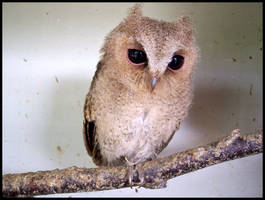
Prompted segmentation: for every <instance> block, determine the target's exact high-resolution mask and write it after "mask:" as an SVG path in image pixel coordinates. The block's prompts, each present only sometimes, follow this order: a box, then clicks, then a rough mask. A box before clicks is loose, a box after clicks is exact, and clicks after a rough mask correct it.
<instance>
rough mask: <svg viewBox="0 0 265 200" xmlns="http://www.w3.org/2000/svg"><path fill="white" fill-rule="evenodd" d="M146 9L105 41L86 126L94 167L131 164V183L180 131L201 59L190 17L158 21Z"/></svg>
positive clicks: (136, 9) (136, 8)
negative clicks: (141, 167) (134, 174)
mask: <svg viewBox="0 0 265 200" xmlns="http://www.w3.org/2000/svg"><path fill="white" fill-rule="evenodd" d="M141 6H142V5H141V4H136V5H134V6H133V7H132V8H130V9H129V12H128V16H127V17H126V18H125V19H124V20H123V21H122V22H121V23H120V24H119V25H118V26H117V27H116V28H114V29H113V30H112V31H111V32H110V33H109V34H108V35H107V37H106V38H105V43H104V45H103V47H102V48H101V53H102V54H101V59H100V61H99V62H98V64H97V70H96V72H95V75H94V77H93V80H92V83H91V86H90V90H89V92H88V94H87V96H86V99H85V105H84V121H83V138H84V142H85V146H86V149H87V152H88V154H89V155H90V156H92V158H93V161H94V163H95V164H96V165H98V166H117V165H127V166H128V167H129V169H130V170H129V182H130V183H131V181H132V174H131V173H132V166H134V167H135V166H138V164H139V163H142V162H144V161H148V160H151V159H153V158H155V157H156V156H157V155H158V154H159V153H160V152H161V151H162V150H163V149H164V148H165V147H166V146H167V145H168V143H169V141H170V140H171V138H172V137H173V135H174V133H175V131H176V130H178V129H179V128H180V124H181V122H182V121H183V119H184V118H185V116H186V115H187V113H188V110H189V108H190V106H191V103H192V97H193V89H192V79H193V74H194V71H195V66H196V63H197V60H198V47H197V45H196V41H195V38H194V28H193V25H192V23H191V20H190V18H189V17H185V16H182V17H180V18H179V19H178V20H176V21H175V22H165V21H162V20H155V19H151V18H149V17H146V16H143V15H142V11H141ZM139 174H140V173H139ZM141 181H142V178H141Z"/></svg>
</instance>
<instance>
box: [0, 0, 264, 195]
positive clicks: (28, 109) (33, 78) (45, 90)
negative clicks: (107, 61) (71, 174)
mask: <svg viewBox="0 0 265 200" xmlns="http://www.w3.org/2000/svg"><path fill="white" fill-rule="evenodd" d="M132 5H133V3H3V68H2V69H3V113H2V114H3V129H2V130H3V136H2V138H3V140H2V141H3V142H2V144H3V146H2V149H3V151H2V152H3V153H2V155H3V174H6V173H21V172H29V171H38V170H52V169H55V168H59V169H62V168H66V167H70V166H73V165H75V166H78V167H96V166H95V165H94V164H93V162H92V160H91V158H90V157H89V156H88V155H87V153H86V150H85V147H84V144H83V138H82V117H83V115H82V110H83V104H84V99H85V95H86V93H87V92H88V90H89V87H90V83H91V80H92V77H93V75H94V72H95V69H96V68H95V66H96V64H97V62H98V61H99V56H100V54H99V49H100V48H101V46H102V45H103V42H104V38H105V36H106V35H107V34H108V33H109V32H110V31H111V30H112V29H113V28H114V27H116V26H117V25H118V24H119V23H120V22H121V20H122V19H123V18H125V17H126V15H127V9H128V8H129V7H131V6H132ZM143 15H146V16H149V17H152V18H155V19H159V20H160V19H161V20H166V21H171V22H173V21H175V20H177V18H178V17H179V16H180V15H190V16H191V17H192V18H193V21H194V24H195V27H196V37H197V41H198V44H199V46H200V54H201V58H200V62H199V65H198V69H197V73H196V76H195V80H194V83H195V84H194V86H195V97H194V102H193V106H192V108H191V110H190V113H189V116H188V117H187V118H186V119H185V120H184V123H183V124H182V127H181V129H180V130H179V131H178V132H177V133H176V134H175V136H174V138H173V140H172V141H171V143H170V144H169V146H168V147H167V148H166V149H165V150H164V151H163V152H162V153H161V154H160V156H166V155H170V154H172V153H174V152H176V151H184V150H187V149H189V148H193V147H196V146H199V145H205V144H207V143H209V142H212V141H215V140H217V139H218V138H220V137H222V136H225V135H228V134H230V132H231V131H232V130H233V129H235V128H240V129H241V132H242V133H248V132H251V131H255V130H259V129H262V128H263V124H262V114H263V113H262V108H263V107H262V106H263V104H262V102H263V100H262V64H263V63H262V53H263V49H262V48H263V46H262V39H263V30H262V23H263V22H262V3H144V6H143ZM262 155H263V154H258V155H254V156H249V157H246V158H242V159H238V160H234V161H229V162H225V163H222V164H218V165H215V166H212V167H208V168H205V169H201V170H198V171H196V172H192V173H189V174H185V175H182V176H179V177H177V178H174V179H171V180H169V181H168V184H167V188H165V189H160V190H149V189H144V188H139V189H138V192H136V191H135V189H130V188H125V189H119V190H111V191H102V192H91V193H77V194H56V195H47V196H49V197H51V196H56V197H58V196H64V197H69V196H72V197H74V196H83V197H85V196H101V197H103V196H154V197H157V196H176V197H189V196H208V197H209V196H210V197H213V196H217V197H221V196H225V197H228V196H234V197H249V196H250V197H261V196H262V192H263V191H262V187H263V185H262V174H263V171H262Z"/></svg>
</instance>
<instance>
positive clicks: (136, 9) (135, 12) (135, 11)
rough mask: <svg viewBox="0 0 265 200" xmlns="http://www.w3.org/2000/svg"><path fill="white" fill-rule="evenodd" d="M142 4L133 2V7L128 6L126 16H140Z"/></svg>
mask: <svg viewBox="0 0 265 200" xmlns="http://www.w3.org/2000/svg"><path fill="white" fill-rule="evenodd" d="M142 6H143V5H142V4H140V3H136V4H134V6H133V7H131V8H129V12H128V13H129V14H128V17H129V18H131V17H133V18H137V17H140V16H142Z"/></svg>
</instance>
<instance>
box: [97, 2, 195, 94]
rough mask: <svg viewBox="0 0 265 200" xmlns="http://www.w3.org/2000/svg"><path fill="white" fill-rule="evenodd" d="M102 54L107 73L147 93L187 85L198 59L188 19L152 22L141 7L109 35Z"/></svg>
mask: <svg viewBox="0 0 265 200" xmlns="http://www.w3.org/2000/svg"><path fill="white" fill-rule="evenodd" d="M101 51H102V53H103V59H102V60H104V62H106V63H107V64H108V67H109V68H111V70H110V74H113V75H114V76H115V77H119V78H120V81H121V82H122V83H124V84H129V85H130V87H132V88H133V89H144V90H148V91H149V92H154V91H157V90H160V89H163V90H164V89H165V87H166V89H169V90H174V89H177V88H178V87H180V86H181V85H183V84H189V83H190V82H191V79H192V74H193V71H194V66H195V63H196V61H197V57H198V48H197V45H196V42H195V38H194V31H193V26H192V23H191V20H190V18H189V17H185V16H182V17H180V18H179V19H178V20H176V22H165V21H162V20H160V21H159V20H155V19H151V18H149V17H145V16H142V12H141V5H140V4H136V5H135V6H133V7H132V8H130V10H129V14H128V16H127V18H125V19H124V21H122V22H121V23H120V24H119V25H118V26H117V27H116V28H115V29H114V30H113V31H112V32H110V34H109V35H108V36H107V37H106V40H105V44H104V46H103V48H102V49H101ZM110 76H111V75H110Z"/></svg>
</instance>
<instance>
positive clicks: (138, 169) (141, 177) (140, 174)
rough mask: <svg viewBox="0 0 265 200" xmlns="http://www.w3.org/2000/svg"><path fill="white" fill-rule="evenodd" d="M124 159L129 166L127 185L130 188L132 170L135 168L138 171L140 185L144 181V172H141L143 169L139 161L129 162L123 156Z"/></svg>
mask: <svg viewBox="0 0 265 200" xmlns="http://www.w3.org/2000/svg"><path fill="white" fill-rule="evenodd" d="M125 160H126V162H127V164H128V166H129V174H128V176H129V185H130V187H131V188H132V181H133V170H134V169H135V170H136V171H137V173H138V177H139V179H140V183H139V184H140V185H142V184H143V183H144V173H143V170H142V168H141V163H139V162H134V163H133V162H130V161H129V160H128V159H127V158H126V157H125Z"/></svg>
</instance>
